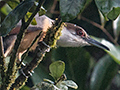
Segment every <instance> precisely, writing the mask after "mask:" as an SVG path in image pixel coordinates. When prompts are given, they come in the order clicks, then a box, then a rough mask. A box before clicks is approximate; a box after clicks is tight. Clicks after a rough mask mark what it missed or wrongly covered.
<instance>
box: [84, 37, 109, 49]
mask: <svg viewBox="0 0 120 90" xmlns="http://www.w3.org/2000/svg"><path fill="white" fill-rule="evenodd" d="M84 40H85V41H87V42H88V43H89V44H91V45H94V46H97V47H99V48H101V49H106V50H110V49H109V48H108V47H107V46H105V45H103V44H102V43H100V42H98V41H96V40H94V39H92V38H90V37H87V38H84Z"/></svg>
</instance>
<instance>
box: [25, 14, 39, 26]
mask: <svg viewBox="0 0 120 90" xmlns="http://www.w3.org/2000/svg"><path fill="white" fill-rule="evenodd" d="M31 15H32V13H30V12H27V14H26V16H25V21H27V20H28V19H29V18H30V16H31ZM31 24H32V25H37V22H36V20H35V18H33V20H32V21H31Z"/></svg>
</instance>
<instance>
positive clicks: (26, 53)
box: [18, 31, 42, 67]
mask: <svg viewBox="0 0 120 90" xmlns="http://www.w3.org/2000/svg"><path fill="white" fill-rule="evenodd" d="M41 32H42V31H41ZM41 32H40V33H39V35H37V36H36V38H35V39H34V41H33V42H32V44H31V45H30V47H29V48H28V49H27V51H26V52H25V53H24V55H23V57H22V60H21V61H20V64H18V67H20V66H21V64H22V62H23V61H24V60H25V59H26V57H27V56H28V53H29V51H30V48H31V47H32V46H33V44H34V43H35V42H36V41H37V39H38V38H39V36H40V35H41Z"/></svg>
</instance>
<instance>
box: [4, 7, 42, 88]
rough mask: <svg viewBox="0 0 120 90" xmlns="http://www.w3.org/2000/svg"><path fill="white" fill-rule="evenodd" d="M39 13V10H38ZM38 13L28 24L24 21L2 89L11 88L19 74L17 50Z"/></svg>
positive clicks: (32, 16)
mask: <svg viewBox="0 0 120 90" xmlns="http://www.w3.org/2000/svg"><path fill="white" fill-rule="evenodd" d="M40 6H41V5H39V7H38V8H40ZM38 11H39V10H38ZM38 11H35V12H34V14H32V15H31V17H30V18H29V19H28V21H27V23H25V22H24V19H23V20H22V22H23V23H22V26H21V28H20V32H19V34H18V35H17V40H16V42H15V46H14V49H13V50H12V55H11V57H10V63H9V65H8V70H7V72H6V78H5V82H4V85H3V86H2V89H4V90H6V89H9V88H10V85H11V84H12V83H13V82H14V79H15V76H14V75H15V72H17V71H16V70H17V69H16V60H17V58H16V53H17V50H18V48H19V45H20V42H21V40H22V37H23V35H24V32H25V29H26V28H27V27H28V26H29V24H30V22H31V21H32V19H33V18H34V16H35V15H36V13H37V12H38Z"/></svg>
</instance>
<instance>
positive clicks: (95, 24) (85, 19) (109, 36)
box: [81, 16, 119, 45]
mask: <svg viewBox="0 0 120 90" xmlns="http://www.w3.org/2000/svg"><path fill="white" fill-rule="evenodd" d="M81 19H82V20H84V21H87V22H88V23H90V24H92V25H94V26H96V27H98V28H100V29H101V30H102V31H103V32H104V33H105V34H106V35H107V36H108V38H109V39H110V40H111V41H112V42H113V43H114V44H115V45H119V44H118V43H117V42H116V40H114V38H113V37H112V36H111V35H110V33H109V32H108V31H107V30H106V29H105V28H104V27H103V26H101V25H99V24H98V23H96V22H94V21H91V20H89V19H87V18H85V17H83V16H81Z"/></svg>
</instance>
